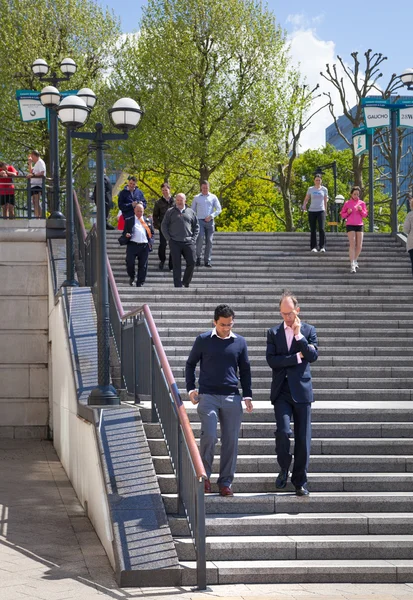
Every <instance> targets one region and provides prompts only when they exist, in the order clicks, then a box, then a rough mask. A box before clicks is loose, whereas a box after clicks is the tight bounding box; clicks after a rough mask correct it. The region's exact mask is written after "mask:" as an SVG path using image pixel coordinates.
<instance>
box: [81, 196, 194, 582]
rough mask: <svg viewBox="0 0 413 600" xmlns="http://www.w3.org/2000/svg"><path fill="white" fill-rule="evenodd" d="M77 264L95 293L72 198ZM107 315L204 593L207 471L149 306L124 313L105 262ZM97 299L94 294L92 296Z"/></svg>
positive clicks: (91, 244) (91, 239)
mask: <svg viewBox="0 0 413 600" xmlns="http://www.w3.org/2000/svg"><path fill="white" fill-rule="evenodd" d="M74 202H75V211H74V213H75V233H76V237H77V252H76V255H77V258H78V262H79V263H81V264H80V266H81V267H82V269H83V276H82V277H79V279H80V281H81V283H83V284H84V285H87V286H89V287H91V288H92V292H93V293H94V292H95V291H96V250H97V242H96V235H97V232H96V227H95V226H93V227H92V229H91V230H90V231H89V232H88V233H87V232H86V229H85V226H84V223H83V219H82V215H81V211H80V207H79V203H78V201H77V198H76V195H75V196H74ZM108 276H109V277H108V279H109V281H108V286H109V312H110V323H111V329H112V334H113V338H114V341H115V344H116V349H117V352H118V356H119V360H120V365H121V379H122V387H123V388H124V389H126V390H127V393H128V396H129V397H130V398H131V399H133V400H134V401H135V402H140V401H143V400H149V399H150V400H151V404H152V422H159V424H160V426H161V429H162V432H163V435H164V439H165V442H166V445H167V448H168V452H169V455H170V458H171V462H172V465H173V469H174V473H175V476H176V480H177V489H178V498H177V510H178V512H179V514H181V515H184V516H185V517H186V519H187V522H188V526H189V530H190V532H191V535H192V538H193V541H194V546H195V550H196V560H197V585H198V588H199V589H205V588H206V547H205V501H204V480H205V479H206V473H205V469H204V466H203V463H202V460H201V457H200V454H199V450H198V446H197V444H196V441H195V437H194V434H193V431H192V428H191V425H190V422H189V419H188V415H187V413H186V410H185V406H184V404H183V402H182V398H181V396H180V394H179V390H178V386H177V384H176V382H175V379H174V376H173V374H172V370H171V368H170V365H169V362H168V359H167V357H166V354H165V350H164V348H163V345H162V342H161V339H160V337H159V334H158V330H157V328H156V325H155V321H154V320H153V317H152V314H151V311H150V309H149V306H148V305H146V304H144V305H143V306H142V307H140V308H137V309H136V310H133V311H130V312H128V313H124V311H123V307H122V303H121V300H120V297H119V293H118V289H117V286H116V282H115V279H114V277H113V273H112V269H111V267H110V263H109V261H108ZM94 296H95V294H94Z"/></svg>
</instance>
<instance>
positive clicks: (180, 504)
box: [176, 419, 185, 515]
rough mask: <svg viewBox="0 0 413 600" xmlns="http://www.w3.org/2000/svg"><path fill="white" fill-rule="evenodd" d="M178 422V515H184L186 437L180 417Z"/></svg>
mask: <svg viewBox="0 0 413 600" xmlns="http://www.w3.org/2000/svg"><path fill="white" fill-rule="evenodd" d="M176 422H177V427H178V432H177V433H178V464H177V465H176V479H177V481H176V485H177V491H178V515H184V514H185V509H184V503H183V502H182V496H183V494H182V490H181V486H182V479H183V478H182V446H183V444H184V439H183V435H182V429H181V424H180V422H179V419H177V420H176Z"/></svg>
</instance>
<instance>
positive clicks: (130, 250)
mask: <svg viewBox="0 0 413 600" xmlns="http://www.w3.org/2000/svg"><path fill="white" fill-rule="evenodd" d="M148 256H149V244H136V243H135V242H129V243H128V245H127V246H126V270H127V272H128V275H129V277H132V278H133V279H135V260H136V257H138V279H137V282H136V283H145V279H146V271H147V269H148Z"/></svg>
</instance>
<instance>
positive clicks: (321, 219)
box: [303, 175, 328, 252]
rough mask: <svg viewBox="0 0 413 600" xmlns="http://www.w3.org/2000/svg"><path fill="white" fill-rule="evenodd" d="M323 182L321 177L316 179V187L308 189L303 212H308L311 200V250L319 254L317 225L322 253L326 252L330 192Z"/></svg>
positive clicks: (318, 176) (309, 220)
mask: <svg viewBox="0 0 413 600" xmlns="http://www.w3.org/2000/svg"><path fill="white" fill-rule="evenodd" d="M321 184H322V180H321V175H316V176H315V177H314V185H312V186H311V187H309V188H308V190H307V193H306V195H305V198H304V203H303V211H306V210H307V204H308V201H309V200H310V207H309V209H308V222H309V225H310V231H311V235H310V249H311V252H317V225H318V234H319V248H320V252H325V251H326V232H325V227H326V213H327V202H328V191H327V188H326V187H324V186H323V185H321Z"/></svg>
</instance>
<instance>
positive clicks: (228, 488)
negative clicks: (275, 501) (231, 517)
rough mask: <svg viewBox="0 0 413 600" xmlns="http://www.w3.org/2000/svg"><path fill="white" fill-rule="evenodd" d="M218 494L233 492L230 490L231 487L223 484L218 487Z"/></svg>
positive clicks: (231, 493) (232, 493)
mask: <svg viewBox="0 0 413 600" xmlns="http://www.w3.org/2000/svg"><path fill="white" fill-rule="evenodd" d="M219 495H220V496H233V495H234V492H233V491H232V490H231V488H230V487H229V486H228V485H223V486H222V487H220V488H219Z"/></svg>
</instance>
